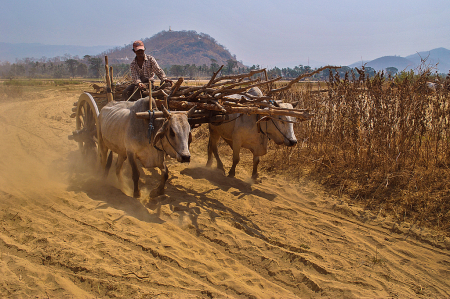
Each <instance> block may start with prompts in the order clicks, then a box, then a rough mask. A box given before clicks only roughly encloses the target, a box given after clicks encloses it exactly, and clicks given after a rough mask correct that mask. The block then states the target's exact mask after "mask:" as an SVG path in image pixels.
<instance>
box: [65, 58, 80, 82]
mask: <svg viewBox="0 0 450 299" xmlns="http://www.w3.org/2000/svg"><path fill="white" fill-rule="evenodd" d="M78 63H79V62H78V61H76V60H75V59H67V60H66V61H65V64H66V65H67V68H68V70H69V74H70V75H71V76H72V78H74V77H75V73H76V71H77V66H78Z"/></svg>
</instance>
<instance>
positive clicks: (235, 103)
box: [94, 66, 335, 121]
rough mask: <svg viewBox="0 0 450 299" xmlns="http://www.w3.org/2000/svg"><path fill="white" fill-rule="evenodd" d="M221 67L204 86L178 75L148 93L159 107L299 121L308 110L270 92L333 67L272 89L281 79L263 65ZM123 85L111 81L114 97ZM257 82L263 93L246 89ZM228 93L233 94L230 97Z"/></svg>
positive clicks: (308, 113) (98, 94)
mask: <svg viewBox="0 0 450 299" xmlns="http://www.w3.org/2000/svg"><path fill="white" fill-rule="evenodd" d="M222 67H223V66H222ZM222 67H221V68H220V69H219V70H218V71H217V72H215V73H214V74H213V76H212V77H211V79H210V80H209V82H208V83H207V84H205V85H203V86H181V85H182V83H183V78H180V79H178V81H176V82H175V83H174V84H173V85H172V86H170V85H168V84H167V83H165V84H163V85H162V86H159V87H154V89H153V90H151V97H152V98H153V99H155V101H156V103H157V106H158V107H160V106H161V105H164V106H165V107H166V108H168V109H170V110H172V111H187V110H189V109H190V108H192V107H194V106H195V107H196V110H197V115H202V117H205V116H204V115H209V116H207V117H213V116H217V115H226V114H231V113H245V114H259V115H261V116H269V117H270V116H276V115H285V116H292V117H295V118H297V120H298V121H305V120H309V119H311V117H312V116H313V115H314V114H313V113H312V112H311V111H308V110H306V109H293V108H291V109H287V108H280V107H279V106H278V104H277V101H275V100H274V99H273V96H274V95H275V94H276V93H278V92H281V91H284V90H287V89H289V88H291V87H292V85H293V84H294V83H296V82H298V81H300V80H301V79H303V78H306V77H309V76H312V75H314V74H316V73H318V72H321V71H322V70H324V69H326V68H335V67H330V66H327V67H323V68H320V69H318V70H316V71H314V72H312V73H309V74H304V75H301V76H299V77H298V78H296V79H294V80H292V81H290V82H289V83H288V84H287V85H286V86H284V87H282V88H278V89H271V88H270V86H272V83H273V82H276V81H278V80H280V79H281V77H277V78H275V79H271V80H269V79H268V78H267V73H266V70H265V69H262V70H254V71H251V72H249V73H246V74H239V75H230V76H221V77H217V75H218V73H219V72H220V71H221V69H222ZM258 74H265V80H264V79H262V78H261V76H256V75H258ZM126 86H127V84H126V83H125V84H120V85H119V84H116V85H115V86H114V85H113V87H112V92H113V95H114V98H115V99H120V98H121V93H122V91H123V90H124V89H125V88H126ZM259 86H267V87H268V88H267V90H268V92H267V94H266V95H264V96H255V95H254V94H249V93H248V90H249V89H250V88H252V87H259ZM94 88H95V86H94ZM96 91H97V92H96V95H97V97H100V95H102V94H104V93H106V88H103V89H102V88H101V87H99V86H97V88H96ZM149 95H150V92H149V91H147V92H144V94H143V96H149ZM231 95H234V96H233V97H230V96H231ZM236 95H240V97H239V96H238V97H236ZM206 112H211V113H206ZM138 117H148V113H142V115H138Z"/></svg>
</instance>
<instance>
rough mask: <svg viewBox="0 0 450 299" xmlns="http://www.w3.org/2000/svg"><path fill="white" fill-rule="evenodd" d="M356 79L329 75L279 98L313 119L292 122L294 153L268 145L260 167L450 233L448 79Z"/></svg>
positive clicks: (379, 76)
mask: <svg viewBox="0 0 450 299" xmlns="http://www.w3.org/2000/svg"><path fill="white" fill-rule="evenodd" d="M361 75H362V76H360V77H359V78H358V79H356V77H357V76H356V74H349V75H348V76H347V77H346V78H345V79H343V80H342V79H339V78H338V77H334V76H331V77H330V79H329V81H328V82H327V83H326V84H325V83H321V84H322V86H318V83H315V84H305V83H303V85H298V87H296V88H294V89H291V90H290V91H289V92H285V93H283V94H282V95H280V98H283V99H284V100H286V101H294V100H300V105H301V106H302V107H303V108H309V109H311V110H313V111H315V112H316V116H315V117H314V118H313V119H312V120H311V121H308V122H304V123H300V124H297V125H296V127H295V131H296V136H297V138H298V140H299V143H298V146H297V147H296V148H294V149H291V148H285V147H277V146H275V145H272V148H271V151H270V152H269V154H268V155H269V157H266V158H265V159H264V160H265V161H266V163H265V164H262V165H261V166H262V167H263V168H265V169H266V171H273V172H276V173H280V174H287V175H288V176H289V177H296V178H300V177H305V176H307V177H310V178H314V179H315V180H317V181H319V182H321V183H322V184H324V185H325V186H327V187H328V188H329V190H330V191H331V192H334V193H336V194H339V195H342V194H347V195H349V197H350V198H351V199H352V200H356V201H359V202H360V203H362V204H363V205H365V206H366V208H368V209H372V210H376V211H381V210H384V211H388V212H390V213H392V214H393V215H395V216H396V217H397V219H398V220H399V221H404V220H409V221H413V222H415V223H417V224H426V225H427V226H431V227H433V228H437V229H439V230H442V231H446V232H450V169H449V166H450V120H449V117H448V116H449V115H450V114H449V113H450V97H449V90H450V78H449V77H447V78H446V79H445V80H442V79H441V80H440V82H439V84H438V87H437V89H436V90H435V91H433V90H430V89H429V88H427V86H426V82H428V81H434V80H435V78H434V77H433V76H432V75H431V74H430V72H429V71H424V72H422V74H420V75H415V76H414V75H412V74H410V75H408V76H402V77H396V78H386V77H384V76H383V74H382V73H378V74H377V75H376V76H375V77H374V78H371V79H367V78H365V77H364V76H363V73H361ZM317 90H326V92H317ZM286 162H287V163H286ZM286 165H287V166H286Z"/></svg>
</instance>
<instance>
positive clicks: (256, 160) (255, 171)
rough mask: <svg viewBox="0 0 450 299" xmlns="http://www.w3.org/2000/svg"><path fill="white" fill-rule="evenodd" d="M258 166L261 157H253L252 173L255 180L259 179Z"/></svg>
mask: <svg viewBox="0 0 450 299" xmlns="http://www.w3.org/2000/svg"><path fill="white" fill-rule="evenodd" d="M258 164H259V156H255V155H253V172H252V179H253V180H256V179H257V178H258Z"/></svg>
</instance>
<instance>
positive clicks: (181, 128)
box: [153, 106, 195, 162]
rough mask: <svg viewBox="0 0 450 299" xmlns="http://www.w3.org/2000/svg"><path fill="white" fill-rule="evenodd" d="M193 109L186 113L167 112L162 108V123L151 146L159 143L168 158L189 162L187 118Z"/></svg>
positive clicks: (190, 136) (189, 137)
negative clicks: (163, 118)
mask: <svg viewBox="0 0 450 299" xmlns="http://www.w3.org/2000/svg"><path fill="white" fill-rule="evenodd" d="M194 110H195V107H193V108H192V109H191V110H189V111H188V112H172V113H171V112H169V111H168V110H167V109H166V108H165V107H164V106H163V109H162V111H163V114H164V117H165V120H164V123H163V125H162V126H161V128H160V129H159V130H158V132H157V133H156V135H155V138H154V139H153V146H155V147H156V144H157V143H158V142H161V144H162V148H163V150H164V152H165V153H166V154H168V155H169V156H170V157H172V158H174V159H177V161H178V162H190V161H191V154H190V152H189V143H190V142H191V140H192V135H191V126H190V124H189V122H188V118H189V117H190V116H191V115H192V113H194Z"/></svg>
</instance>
